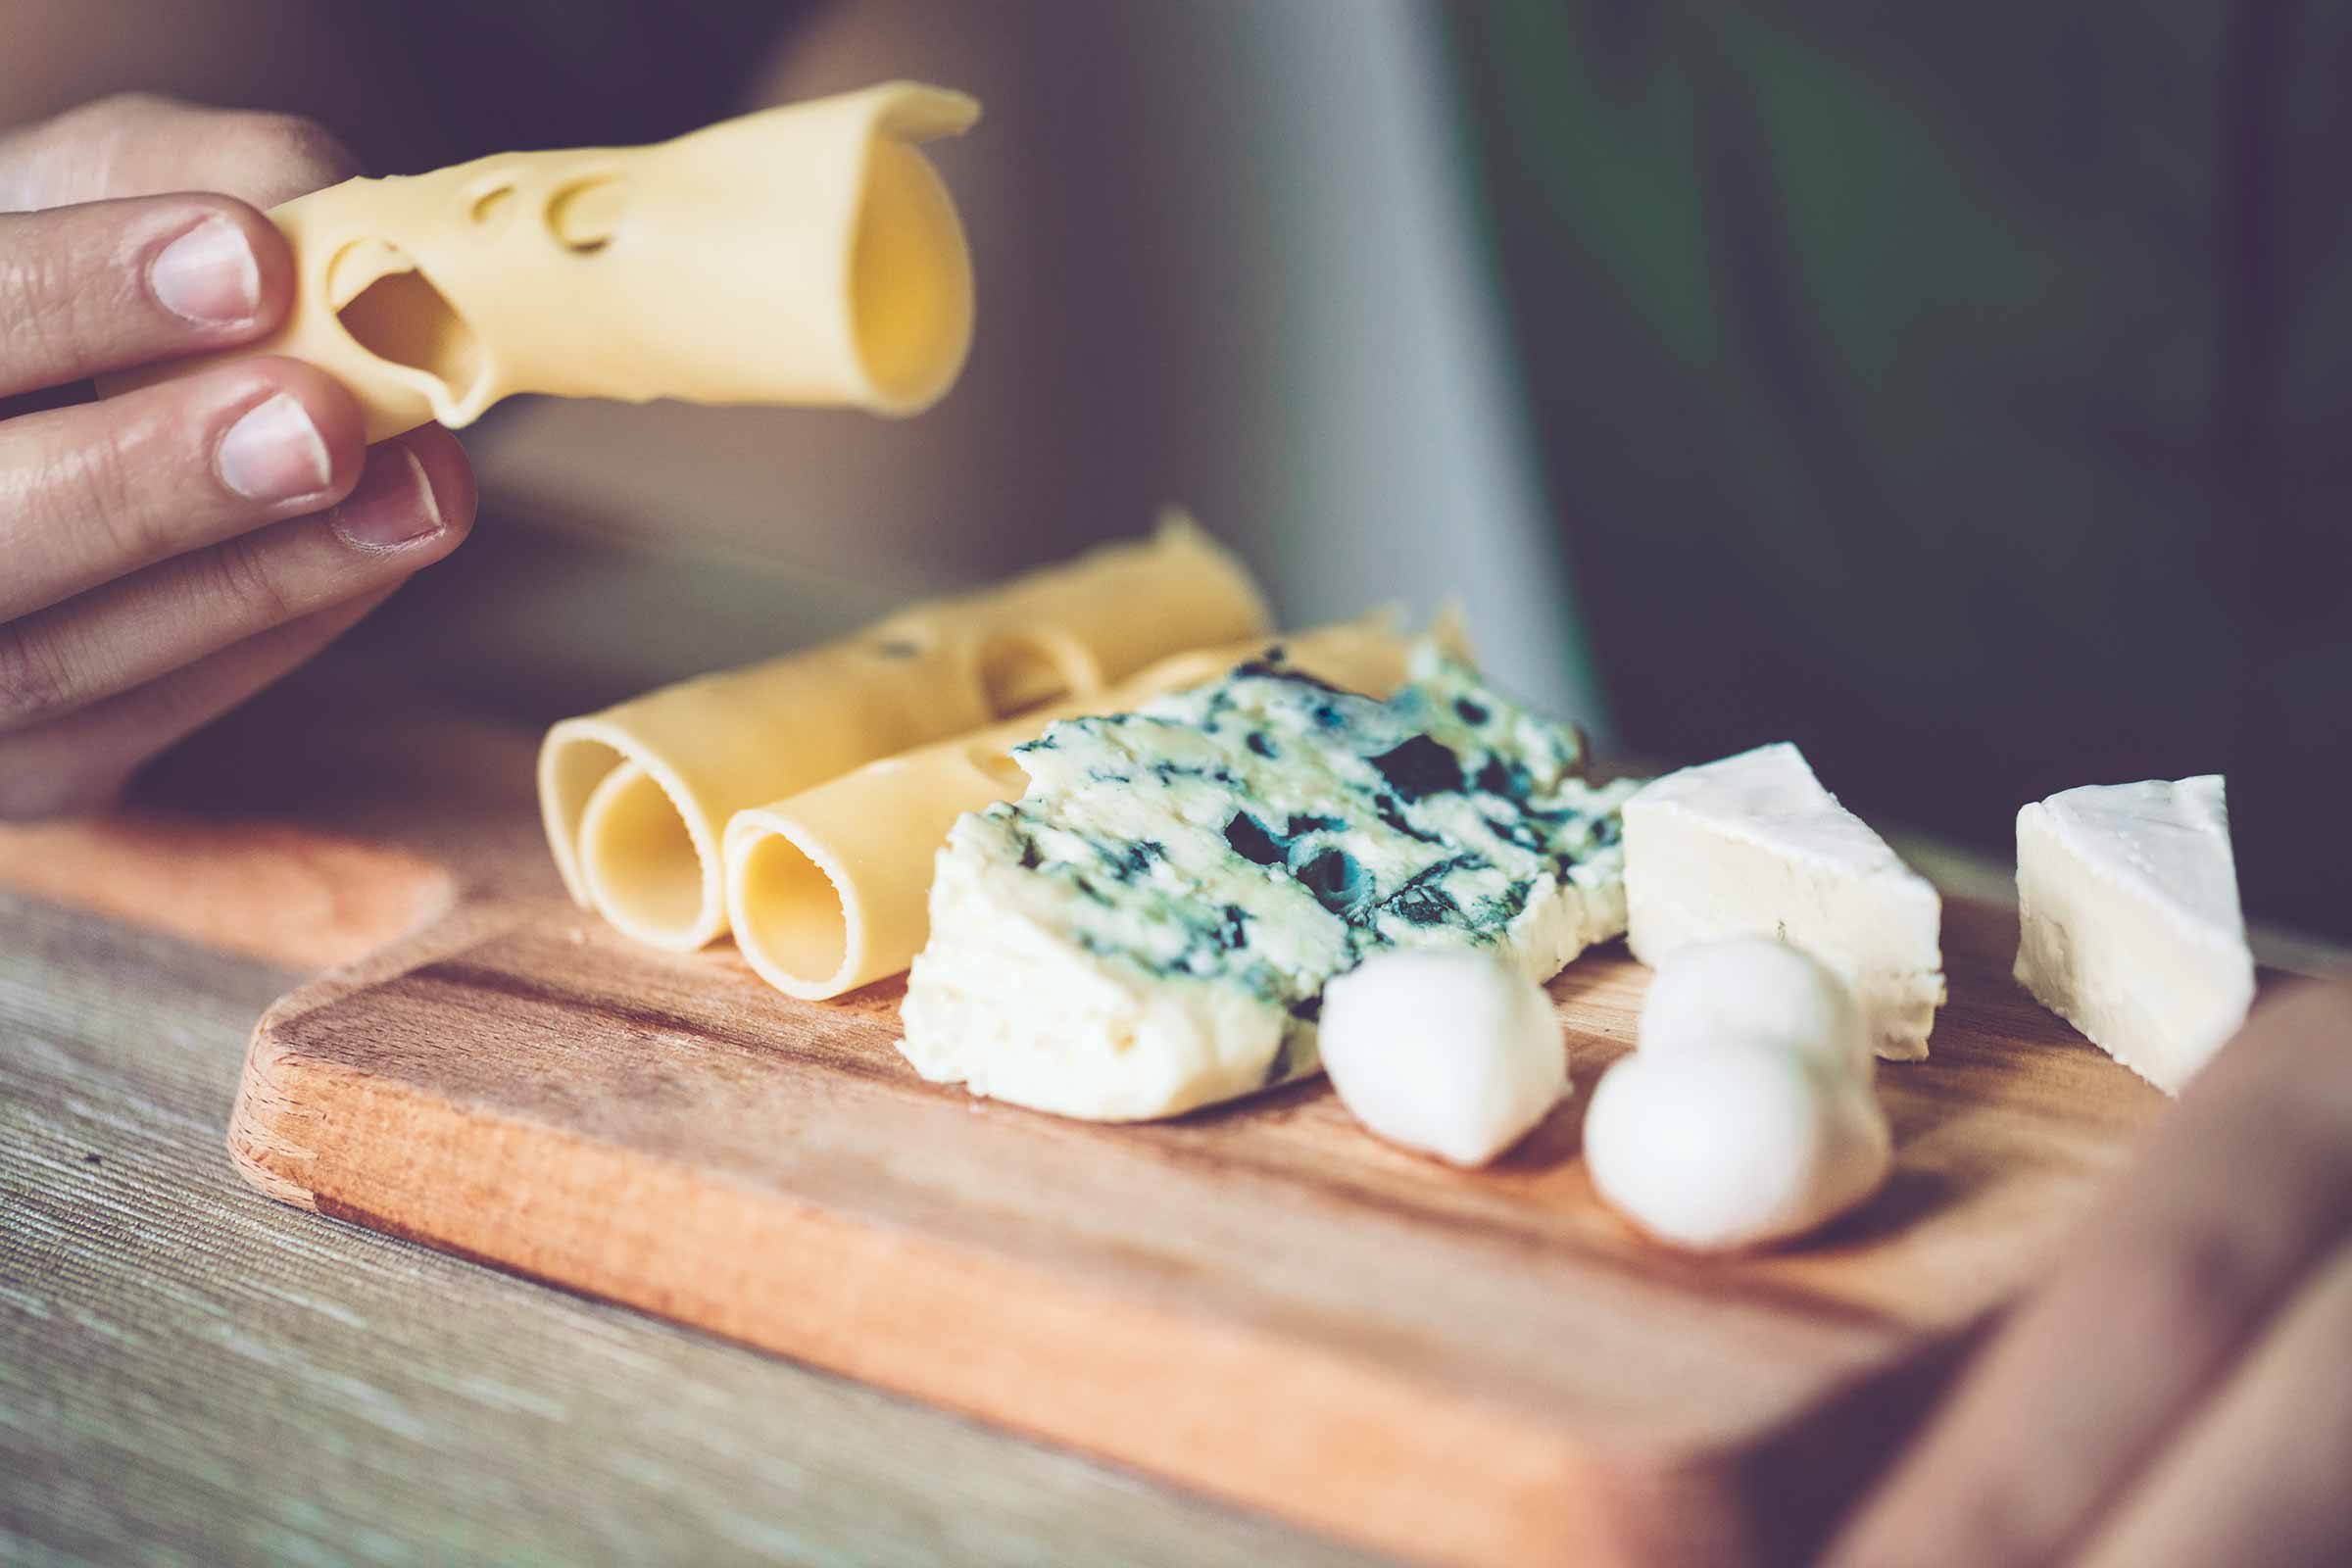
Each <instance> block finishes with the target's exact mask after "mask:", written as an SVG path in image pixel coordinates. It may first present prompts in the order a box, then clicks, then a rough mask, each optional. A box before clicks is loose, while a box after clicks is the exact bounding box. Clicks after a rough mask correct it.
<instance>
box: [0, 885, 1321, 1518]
mask: <svg viewBox="0 0 2352 1568" xmlns="http://www.w3.org/2000/svg"><path fill="white" fill-rule="evenodd" d="M298 978H300V977H299V976H297V975H295V974H292V973H290V972H288V971H286V970H283V969H279V968H275V967H272V966H270V965H268V964H264V963H259V962H255V961H252V960H247V959H240V958H234V957H225V956H221V955H219V954H217V953H212V952H207V951H204V950H201V949H198V948H194V947H192V946H189V945H187V944H185V943H182V942H179V941H176V940H174V939H172V938H168V937H163V936H158V935H154V934H150V933H146V932H142V931H137V930H134V929H132V928H130V927H128V926H126V925H124V924H122V923H119V922H116V921H112V920H107V919H102V918H99V917H96V916H92V915H88V914H84V913H80V912H76V911H72V910H68V909H65V908H62V907H57V906H55V905H50V904H45V903H40V902H35V901H31V900H26V899H23V898H19V897H16V896H13V895H8V894H0V1561H8V1562H49V1561H55V1562H90V1563H110V1564H112V1563H132V1562H155V1563H179V1562H186V1563H208V1564H209V1563H226V1562H241V1561H273V1562H341V1561H361V1562H408V1561H431V1562H515V1561H524V1560H530V1561H607V1562H654V1561H667V1562H696V1563H715V1562H724V1561H736V1560H781V1561H805V1562H858V1563H881V1562H894V1563H895V1562H920V1561H939V1562H956V1563H1034V1562H1040V1561H1048V1560H1051V1561H1056V1562H1090V1563H1108V1562H1131V1563H1220V1562H1232V1563H1245V1562H1247V1563H1267V1562H1285V1563H1291V1562H1296V1563H1340V1562H1358V1561H1363V1560H1364V1559H1363V1558H1361V1557H1359V1556H1356V1555H1355V1554H1353V1553H1350V1552H1348V1551H1345V1550H1343V1549H1341V1548H1339V1547H1337V1546H1332V1545H1328V1544H1323V1543H1321V1542H1318V1541H1316V1540H1314V1539H1312V1538H1309V1537H1306V1536H1302V1535H1300V1534H1298V1533H1296V1532H1294V1531H1291V1530H1288V1529H1286V1528H1284V1527H1282V1526H1279V1525H1276V1524H1273V1523H1271V1522H1267V1521H1264V1520H1260V1519H1257V1518H1252V1517H1249V1516H1245V1515H1242V1514H1238V1513H1236V1512H1233V1511H1231V1510H1228V1509H1225V1508H1221V1507H1218V1506H1216V1505H1214V1504H1211V1503H1207V1502H1202V1501H1200V1500H1196V1499H1194V1498H1191V1497H1188V1496H1185V1495H1181V1494H1178V1493H1175V1492H1173V1491H1170V1490H1167V1489H1164V1488H1161V1487H1158V1486H1155V1485H1152V1484H1151V1483H1148V1482H1145V1481H1141V1480H1138V1479H1136V1478H1134V1477H1131V1476H1127V1475H1123V1474H1119V1473H1116V1472H1113V1471H1109V1470H1105V1469H1103V1468H1101V1467H1099V1466H1096V1465H1093V1464H1090V1463H1087V1462H1086V1461H1084V1460H1081V1459H1077V1458H1074V1457H1071V1456H1069V1455H1066V1454H1062V1453H1058V1452H1054V1451H1053V1450H1050V1449H1046V1448H1043V1447H1039V1446H1033V1445H1029V1444H1025V1443H1022V1442H1019V1441H1017V1440H1014V1439H1010V1438H1006V1437H1004V1436H1002V1435H1000V1434H998V1433H995V1432H991V1431H989V1430H986V1429H984V1428H981V1427H979V1426H976V1425H973V1424H971V1423H969V1422H966V1421H963V1420H960V1419H957V1418H956V1417H953V1416H948V1415H943V1414H940V1413H938V1412H935V1411H932V1410H929V1409H926V1408H923V1407H921V1406H918V1405H915V1404H912V1403H909V1402H907V1401H904V1400H901V1399H897V1398H894V1397H890V1396H888V1395H883V1394H878V1393H875V1392H873V1391H871V1390H869V1389H866V1388H863V1387H861V1386H859V1385H857V1384H853V1383H849V1382H846V1381H844V1380H842V1379H839V1378H835V1377H830V1376H827V1375H825V1374H822V1373H818V1372H812V1371H809V1370H806V1369H804V1368H802V1367H799V1366H796V1365H794V1364H793V1363H791V1362H788V1361H784V1360H780V1359H778V1358H775V1357H772V1356H767V1355H762V1354H760V1353H759V1352H757V1351H754V1350H749V1349H745V1348H740V1347H737V1346H733V1345H728V1344H725V1343H723V1342H721V1341H718V1340H715V1339H712V1338H711V1337H709V1336H706V1335H701V1334H696V1333H693V1332H690V1331H687V1330H683V1329H677V1328H673V1327H671V1326H669V1325H668V1324H665V1323H662V1322H660V1321H658V1320H656V1319H653V1318H649V1317H643V1316H640V1315H638V1314H636V1313H633V1312H629V1311H625V1310H622V1309H620V1308H617V1307H613V1306H607V1305H604V1304H602V1303H599V1302H595V1301H589V1300H585V1299H579V1298H575V1297H571V1296H567V1295H564V1294H563V1293H562V1292H559V1291H554V1290H550V1289H547V1288H546V1287H543V1286H539V1285H535V1284H532V1283H530V1282H529V1281H526V1280H521V1279H517V1278H515V1277H513V1276H510V1275H506V1274H501V1273H498V1272H495V1271H493V1270H490V1269H486V1268H480V1267H476V1266H474V1265H472V1264H469V1263H466V1262H463V1261H460V1260H459V1259H457V1258H454V1257H449V1256H445V1255H443V1254H441V1253H437V1252H433V1251H429V1250H425V1249H423V1248H420V1247H415V1246H411V1245H408V1244H406V1243H402V1242H397V1241H393V1240H389V1239H387V1238H385V1237H382V1236H378V1235H375V1234H373V1233H371V1232H368V1231H363V1230H358V1229H355V1228H352V1227H350V1226H344V1225H338V1224H334V1223H332V1222H329V1221H323V1220H320V1219H319V1218H317V1217H316V1216H313V1215H309V1214H304V1213H301V1212H299V1211H297V1210H294V1209H290V1208H287V1207H284V1206H282V1205H280V1204H277V1203H272V1202H270V1201H268V1200H267V1199H265V1198H263V1197H262V1196H261V1195H259V1194H258V1193H256V1192H254V1191H253V1190H252V1189H250V1188H248V1187H247V1186H246V1185H245V1184H244V1183H243V1182H242V1181H240V1180H238V1179H237V1177H236V1176H235V1175H234V1174H232V1173H231V1171H230V1169H229V1166H228V1161H227V1159H226V1157H225V1155H224V1154H223V1152H222V1151H221V1129H222V1127H223V1126H224V1125H225V1124H226V1122H227V1119H228V1108H229V1099H230V1096H231V1094H232V1093H233V1091H234V1089H235V1086H236V1079H237V1069H238V1066H239V1064H240V1063H241V1061H242V1060H243V1057H244V1052H245V1041H246V1036H247V1034H248V1033H249V1031H250V1030H251V1029H252V1027H253V1020H254V1018H255V1016H256V1015H257V1014H258V1013H259V1012H260V1011H261V1009H262V1008H263V1007H264V1006H265V1005H268V1004H269V1003H270V1001H271V1000H272V999H274V998H275V997H277V996H278V995H279V994H281V993H282V992H284V991H285V990H287V989H288V987H289V986H291V985H292V984H293V983H294V982H295V981H296V980H297V979H298Z"/></svg>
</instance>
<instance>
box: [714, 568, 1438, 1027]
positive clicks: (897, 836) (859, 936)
mask: <svg viewBox="0 0 2352 1568" xmlns="http://www.w3.org/2000/svg"><path fill="white" fill-rule="evenodd" d="M1440 635H1441V637H1442V639H1445V640H1446V641H1447V642H1449V643H1453V644H1458V642H1459V637H1460V632H1459V627H1458V625H1457V624H1456V623H1454V622H1452V621H1451V620H1448V621H1447V622H1446V623H1445V625H1444V626H1443V627H1442V628H1441V630H1440ZM1407 642H1408V639H1407V638H1406V636H1405V635H1404V633H1403V631H1402V629H1401V628H1400V627H1399V625H1398V623H1397V616H1396V615H1395V614H1393V613H1385V612H1384V613H1375V614H1371V615H1367V616H1364V617H1363V618H1361V619H1359V620H1354V621H1348V622H1346V623H1344V624H1341V625H1336V626H1326V627H1323V628H1321V629H1319V630H1315V631H1308V632H1299V633H1297V634H1295V635H1292V636H1289V637H1283V638H1273V639H1259V640H1256V641H1252V642H1245V643H1239V644H1235V645H1233V646H1230V647H1226V648H1220V649H1204V650H1199V651H1196V652H1193V653H1188V654H1179V655H1177V656H1176V657H1174V658H1172V659H1166V660H1162V661H1161V662H1158V663H1155V664H1153V665H1152V666H1151V667H1150V668H1149V669H1146V670H1144V671H1143V672H1142V673H1141V674H1138V675H1135V676H1132V677H1130V678H1129V679H1127V680H1125V681H1122V682H1120V683H1119V684H1118V685H1117V686H1115V687H1113V688H1110V689H1108V690H1105V691H1102V692H1099V693H1096V694H1095V695H1094V696H1092V697H1081V698H1074V699H1069V700H1066V701H1062V702H1057V703H1054V704H1052V705H1049V706H1048V707H1045V708H1041V709H1037V710H1034V711H1030V712H1027V713H1024V714H1022V715H1021V716H1020V717H1019V718H1017V719H1014V720H1012V721H1010V722H1008V723H1004V724H998V725H995V726H993V727H991V728H989V729H985V730H982V731H980V732H979V733H977V734H974V735H967V736H963V737H960V738H958V739H956V740H952V741H947V742H944V743H942V744H939V745H935V746H927V747H923V748H921V749H919V750H916V751H912V752H907V753H906V754H904V755H902V756H898V757H892V758H886V759H884V760H881V761H878V762H869V763H867V764H866V765H865V766H863V767H860V768H858V769H856V770H855V771H853V772H849V773H845V774H843V775H842V776H840V777H839V778H835V779H829V780H827V781H826V782H824V783H822V784H819V785H817V786H816V787H815V788H814V789H810V790H805V791H803V792H801V793H800V794H798V795H795V796H793V797H792V798H791V799H789V800H782V801H777V802H775V803H773V804H772V805H767V806H760V807H754V808H752V809H749V810H744V811H738V812H737V813H736V814H735V816H734V818H733V820H731V821H729V822H728V824H727V833H726V844H725V857H726V892H727V917H728V924H729V925H730V927H731V928H732V929H733V931H734V933H735V945H736V947H737V948H739V949H740V950H741V951H742V953H743V956H744V957H745V958H746V959H748V960H749V961H750V963H751V965H752V967H753V968H754V969H755V970H757V971H758V972H759V974H760V977H761V978H762V979H764V980H766V981H767V982H768V983H769V984H770V985H772V986H774V987H775V988H776V989H777V990H779V991H783V992H785V993H787V994H788V995H791V996H795V997H800V998H803V999H805V1000H807V1001H810V1002H821V1001H823V1000H825V999H826V998H828V997H837V996H840V995H841V994H843V993H844V992H847V991H854V990H856V989H857V988H858V987H859V986H862V985H868V984H870V983H872V982H873V981H876V980H879V979H881V978H882V977H883V976H885V975H891V974H896V973H898V972H899V971H900V970H902V969H904V968H906V967H907V965H908V964H911V963H912V962H913V961H914V956H915V955H916V954H917V953H920V952H921V951H922V949H923V944H924V943H925V942H927V941H928V940H930V934H931V917H930V896H931V866H932V862H933V860H934V859H936V858H937V857H938V854H939V848H940V846H941V845H942V844H943V843H945V842H946V841H947V837H948V830H949V829H950V828H952V827H954V826H955V825H956V818H957V817H959V816H961V815H962V814H963V813H964V812H966V811H980V810H986V809H988V808H989V807H991V806H993V805H995V804H996V803H997V802H999V801H1011V800H1018V799H1019V798H1020V794H1021V791H1022V790H1023V789H1024V788H1025V787H1026V786H1027V784H1028V782H1029V779H1028V775H1027V774H1026V773H1025V772H1023V771H1022V769H1021V765H1020V763H1019V761H1018V760H1016V759H1015V758H1014V757H1013V755H1012V748H1013V747H1015V746H1018V745H1020V744H1021V743H1022V742H1024V741H1031V740H1035V739H1037V737H1038V736H1040V735H1042V734H1044V733H1045V730H1046V726H1047V725H1048V724H1051V723H1052V722H1054V720H1055V719H1061V718H1078V717H1083V716H1086V715H1090V714H1100V713H1116V712H1124V711H1128V710H1130V709H1134V708H1140V707H1141V706H1143V705H1144V704H1145V703H1148V702H1150V701H1151V700H1152V698H1154V697H1158V696H1161V695H1164V694H1165V693H1168V692H1172V691H1180V690H1182V689H1184V688H1185V687H1188V686H1198V685H1201V683H1203V682H1205V681H1211V680H1215V679H1217V678H1218V677H1220V676H1222V675H1224V674H1226V673H1227V672H1228V671H1230V670H1231V669H1232V668H1233V667H1234V666H1235V665H1236V664H1240V663H1244V662H1248V661H1250V660H1252V659H1256V658H1260V657H1263V656H1265V655H1267V654H1268V653H1270V652H1271V651H1272V650H1274V649H1277V648H1279V649H1280V650H1281V651H1282V655H1283V659H1284V662H1286V663H1288V664H1289V665H1291V666H1292V667H1294V668H1297V669H1300V670H1303V671H1304V672H1305V673H1307V674H1310V675H1313V676H1315V677H1316V678H1317V679H1319V680H1324V681H1328V682H1330V683H1331V684H1333V685H1335V686H1342V687H1346V688H1348V690H1351V691H1360V692H1364V693H1366V694H1368V695H1370V696H1375V697H1387V696H1389V695H1390V694H1391V693H1393V692H1394V691H1395V690H1396V689H1397V687H1398V686H1400V685H1402V684H1403V683H1404V679H1405V655H1406V648H1407Z"/></svg>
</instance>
